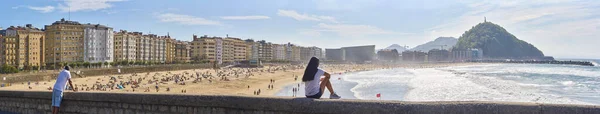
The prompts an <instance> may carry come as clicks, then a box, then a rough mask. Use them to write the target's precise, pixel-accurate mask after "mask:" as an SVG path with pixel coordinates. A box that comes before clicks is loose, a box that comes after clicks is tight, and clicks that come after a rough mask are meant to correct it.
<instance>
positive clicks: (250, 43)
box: [245, 39, 259, 60]
mask: <svg viewBox="0 0 600 114" xmlns="http://www.w3.org/2000/svg"><path fill="white" fill-rule="evenodd" d="M245 41H246V60H258V46H259V44H258V43H257V42H254V40H252V39H247V40H245Z"/></svg>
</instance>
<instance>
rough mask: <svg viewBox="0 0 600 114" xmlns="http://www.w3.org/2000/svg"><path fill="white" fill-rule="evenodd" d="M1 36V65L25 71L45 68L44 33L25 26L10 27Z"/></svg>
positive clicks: (30, 26) (29, 25)
mask: <svg viewBox="0 0 600 114" xmlns="http://www.w3.org/2000/svg"><path fill="white" fill-rule="evenodd" d="M2 34H3V40H4V41H2V45H3V46H2V47H4V48H3V54H2V56H1V58H2V60H3V62H2V63H3V64H7V65H11V66H14V67H17V68H19V69H27V70H30V69H36V70H39V69H40V68H41V67H43V66H45V63H44V52H45V50H44V40H45V38H44V36H45V33H44V31H42V30H40V29H38V28H35V27H33V26H32V25H31V24H27V25H25V27H21V26H18V27H14V26H11V27H9V28H8V29H7V30H4V31H3V33H2Z"/></svg>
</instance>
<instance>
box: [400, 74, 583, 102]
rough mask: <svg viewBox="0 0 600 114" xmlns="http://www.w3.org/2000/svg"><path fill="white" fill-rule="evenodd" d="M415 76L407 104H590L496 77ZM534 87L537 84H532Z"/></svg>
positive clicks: (407, 97) (470, 75) (410, 84)
mask: <svg viewBox="0 0 600 114" xmlns="http://www.w3.org/2000/svg"><path fill="white" fill-rule="evenodd" d="M409 71H411V72H413V74H415V78H413V79H411V81H410V82H409V86H410V87H412V88H413V89H411V90H410V91H409V92H408V93H407V95H406V96H405V100H407V101H511V102H540V103H561V104H564V103H568V104H590V103H587V102H582V101H578V100H574V99H571V98H567V97H563V96H561V95H555V94H548V93H543V91H542V90H539V89H538V86H550V85H535V86H524V84H522V83H518V82H515V81H511V80H502V79H500V78H496V77H487V76H478V75H475V74H467V75H465V76H457V75H455V74H453V73H452V72H446V71H442V70H435V69H416V70H409ZM532 85H533V84H532Z"/></svg>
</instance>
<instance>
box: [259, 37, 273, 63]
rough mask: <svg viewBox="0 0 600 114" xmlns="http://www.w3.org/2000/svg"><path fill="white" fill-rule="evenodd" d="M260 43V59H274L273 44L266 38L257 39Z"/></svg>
mask: <svg viewBox="0 0 600 114" xmlns="http://www.w3.org/2000/svg"><path fill="white" fill-rule="evenodd" d="M257 43H258V59H260V60H273V51H272V48H273V46H272V45H273V44H272V43H271V42H267V41H264V40H261V41H257Z"/></svg>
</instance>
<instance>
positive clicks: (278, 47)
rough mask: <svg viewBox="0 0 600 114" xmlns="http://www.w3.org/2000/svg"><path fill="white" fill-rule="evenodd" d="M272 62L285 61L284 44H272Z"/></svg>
mask: <svg viewBox="0 0 600 114" xmlns="http://www.w3.org/2000/svg"><path fill="white" fill-rule="evenodd" d="M272 46H273V48H272V49H273V60H278V61H283V60H286V55H285V53H286V50H285V45H284V44H273V45H272Z"/></svg>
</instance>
